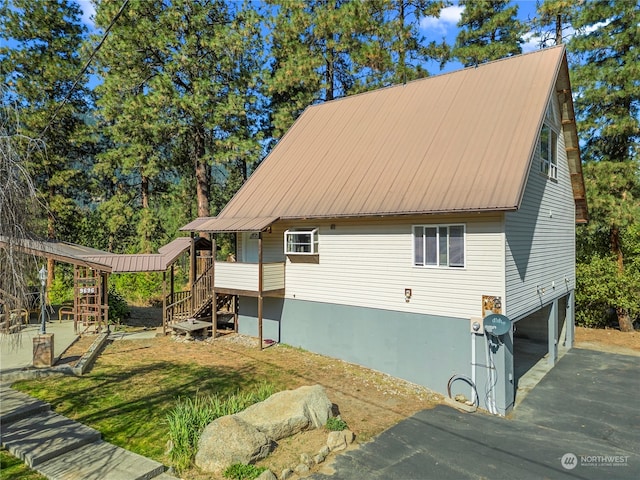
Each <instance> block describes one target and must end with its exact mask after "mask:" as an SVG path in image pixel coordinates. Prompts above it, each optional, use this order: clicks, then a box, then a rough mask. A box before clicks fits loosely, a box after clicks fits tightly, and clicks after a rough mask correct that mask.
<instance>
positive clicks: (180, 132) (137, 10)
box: [96, 0, 262, 248]
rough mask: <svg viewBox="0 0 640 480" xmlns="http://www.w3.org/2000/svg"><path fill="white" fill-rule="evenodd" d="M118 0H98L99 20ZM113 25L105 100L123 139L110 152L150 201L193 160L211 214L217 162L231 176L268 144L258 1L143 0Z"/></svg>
mask: <svg viewBox="0 0 640 480" xmlns="http://www.w3.org/2000/svg"><path fill="white" fill-rule="evenodd" d="M118 7H119V5H118V4H117V3H116V2H110V1H104V2H102V3H101V4H99V8H98V11H97V16H96V20H97V23H98V24H99V25H101V26H104V25H105V24H106V22H107V21H109V19H110V18H112V17H113V15H114V12H115V10H116V9H117V8H118ZM112 32H113V38H114V39H115V40H113V41H111V42H110V41H107V42H105V44H104V46H103V49H102V51H101V54H100V65H101V70H100V72H101V74H102V75H103V76H104V84H103V86H102V87H101V89H100V92H101V94H102V99H101V100H100V102H99V104H100V106H101V107H102V110H101V112H102V114H103V116H104V118H105V120H107V122H108V123H109V125H110V127H109V134H110V136H111V139H112V141H113V143H114V148H113V149H112V150H111V152H109V153H108V154H107V155H105V156H104V157H103V158H104V160H105V161H107V162H109V163H110V164H111V165H113V166H114V170H116V169H118V168H123V169H124V171H125V173H128V174H131V173H135V177H136V178H137V181H138V182H139V183H138V185H139V191H140V197H139V198H140V200H139V206H140V207H142V210H143V211H144V210H148V206H149V205H150V201H151V193H152V192H153V191H154V189H155V191H163V189H162V188H161V185H162V183H163V175H164V176H166V175H167V173H169V174H173V177H172V180H171V182H174V183H175V181H176V180H177V178H179V176H180V175H181V174H183V173H184V172H186V171H187V169H189V170H188V171H189V172H190V176H191V178H193V179H194V181H193V186H194V190H195V197H196V201H197V215H198V216H207V215H209V214H210V203H209V201H210V198H209V197H210V192H211V182H212V174H213V171H214V169H215V171H222V172H223V176H224V177H226V176H227V175H228V174H229V170H233V169H234V168H235V166H236V165H237V164H238V163H240V164H243V162H244V164H246V165H251V164H253V163H254V162H255V161H256V160H257V159H258V158H259V156H260V152H261V150H260V144H259V139H260V132H259V130H260V129H259V127H257V126H255V125H256V122H255V117H257V113H256V109H257V105H258V96H257V94H256V92H257V89H258V85H257V83H256V79H257V78H259V75H258V73H257V72H258V69H259V66H260V62H261V59H262V52H261V45H260V36H259V19H258V17H257V14H256V12H255V10H253V9H250V8H248V7H247V6H246V5H245V6H243V5H240V4H236V3H227V2H224V1H221V0H175V1H172V2H170V3H167V2H163V1H161V0H157V1H145V0H134V1H131V2H130V3H129V6H128V7H127V9H126V11H125V12H124V14H123V16H122V21H119V22H118V23H117V24H116V25H115V26H114V28H113V30H112ZM119 162H122V163H119ZM176 175H177V176H176ZM187 210H188V208H187ZM149 216H151V214H149ZM143 218H144V217H143ZM141 225H142V224H141ZM145 228H148V225H147V227H145ZM143 248H144V247H143Z"/></svg>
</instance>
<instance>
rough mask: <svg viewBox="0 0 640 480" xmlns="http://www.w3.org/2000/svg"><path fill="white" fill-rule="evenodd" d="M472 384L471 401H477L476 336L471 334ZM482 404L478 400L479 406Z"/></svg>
mask: <svg viewBox="0 0 640 480" xmlns="http://www.w3.org/2000/svg"><path fill="white" fill-rule="evenodd" d="M471 383H473V386H472V387H471V399H472V400H473V401H475V397H474V396H473V395H474V392H475V385H476V334H475V333H473V332H471ZM479 403H480V399H478V404H479ZM478 408H480V405H478Z"/></svg>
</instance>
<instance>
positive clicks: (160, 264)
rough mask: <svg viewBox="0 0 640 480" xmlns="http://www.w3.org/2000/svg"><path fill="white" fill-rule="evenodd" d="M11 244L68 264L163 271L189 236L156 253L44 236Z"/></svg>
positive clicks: (1, 240)
mask: <svg viewBox="0 0 640 480" xmlns="http://www.w3.org/2000/svg"><path fill="white" fill-rule="evenodd" d="M7 244H8V239H6V238H5V237H2V236H0V246H5V245H7ZM14 245H16V248H18V249H20V251H23V252H26V253H30V254H33V255H39V256H42V257H45V258H53V259H54V260H58V261H62V262H65V263H70V264H72V265H85V266H88V267H90V268H93V269H95V270H99V271H102V272H111V273H133V272H164V271H165V270H166V269H167V268H168V267H169V266H170V265H171V264H172V263H173V262H175V261H176V260H177V258H178V257H179V256H180V255H181V254H182V253H184V252H185V251H187V250H189V248H190V247H191V239H190V238H189V237H179V238H176V239H175V240H173V241H172V242H170V243H168V244H167V245H164V246H163V247H161V248H160V249H159V250H158V251H159V252H160V253H151V254H133V255H118V254H113V253H109V252H105V251H102V250H97V249H95V248H90V247H85V246H83V245H76V244H73V243H68V242H57V241H47V240H22V241H21V242H20V243H18V244H15V243H14ZM196 248H199V249H201V248H205V249H206V248H211V242H210V241H209V240H207V239H206V238H197V239H196Z"/></svg>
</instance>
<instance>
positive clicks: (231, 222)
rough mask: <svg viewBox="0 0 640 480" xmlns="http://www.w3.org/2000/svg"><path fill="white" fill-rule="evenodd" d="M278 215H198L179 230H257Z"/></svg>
mask: <svg viewBox="0 0 640 480" xmlns="http://www.w3.org/2000/svg"><path fill="white" fill-rule="evenodd" d="M277 220H278V217H255V218H252V217H221V216H218V217H199V218H197V219H196V220H194V221H193V222H191V223H189V224H187V225H185V226H184V227H182V228H181V229H180V230H186V231H194V232H196V231H197V232H259V231H261V230H264V229H265V228H267V227H268V226H269V225H271V224H272V223H274V222H276V221H277Z"/></svg>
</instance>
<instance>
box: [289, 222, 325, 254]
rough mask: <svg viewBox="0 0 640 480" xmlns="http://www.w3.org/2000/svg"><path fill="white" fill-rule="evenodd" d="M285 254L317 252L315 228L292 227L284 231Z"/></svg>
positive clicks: (316, 231) (316, 230)
mask: <svg viewBox="0 0 640 480" xmlns="http://www.w3.org/2000/svg"><path fill="white" fill-rule="evenodd" d="M284 253H285V254H286V255H316V254H317V253H318V229H317V228H292V229H289V230H287V231H286V232H284Z"/></svg>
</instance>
